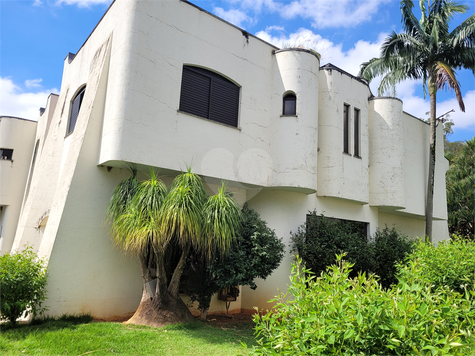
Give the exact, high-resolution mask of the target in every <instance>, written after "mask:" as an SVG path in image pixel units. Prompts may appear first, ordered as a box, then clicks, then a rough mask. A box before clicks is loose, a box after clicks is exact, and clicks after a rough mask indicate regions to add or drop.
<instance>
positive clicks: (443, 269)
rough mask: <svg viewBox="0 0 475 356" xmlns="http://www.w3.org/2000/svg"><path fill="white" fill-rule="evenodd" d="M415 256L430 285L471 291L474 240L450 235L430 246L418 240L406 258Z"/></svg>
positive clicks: (474, 271) (474, 269) (474, 273)
mask: <svg viewBox="0 0 475 356" xmlns="http://www.w3.org/2000/svg"><path fill="white" fill-rule="evenodd" d="M416 258H418V259H419V260H420V263H421V264H423V265H424V274H425V278H427V280H428V281H429V282H430V283H431V285H433V286H434V288H445V287H447V288H448V289H451V290H454V291H457V292H459V293H461V294H464V293H465V291H466V290H468V291H475V241H473V240H467V239H462V238H453V239H452V240H449V241H441V242H439V244H438V245H437V247H436V246H434V245H433V244H430V243H425V242H424V241H419V242H418V243H417V244H416V246H415V249H414V251H413V252H412V253H411V254H410V255H408V256H407V259H408V260H414V259H416Z"/></svg>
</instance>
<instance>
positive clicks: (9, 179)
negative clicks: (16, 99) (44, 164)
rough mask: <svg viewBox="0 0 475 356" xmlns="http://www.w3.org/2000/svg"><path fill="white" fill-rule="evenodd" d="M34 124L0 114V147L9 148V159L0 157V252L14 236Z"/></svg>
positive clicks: (8, 250) (9, 244)
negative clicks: (10, 150)
mask: <svg viewBox="0 0 475 356" xmlns="http://www.w3.org/2000/svg"><path fill="white" fill-rule="evenodd" d="M36 125H37V124H36V122H35V121H30V120H25V119H20V118H16V117H9V116H1V117H0V148H8V149H13V155H12V160H5V159H0V182H1V183H0V254H3V253H5V252H10V250H11V247H12V244H13V240H14V238H15V232H16V229H17V225H18V218H19V216H20V210H21V203H22V199H23V192H24V191H25V185H26V181H27V177H28V170H29V167H30V161H31V157H32V153H33V146H34V142H35V141H34V138H35V132H36Z"/></svg>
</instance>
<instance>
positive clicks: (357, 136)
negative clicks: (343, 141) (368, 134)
mask: <svg viewBox="0 0 475 356" xmlns="http://www.w3.org/2000/svg"><path fill="white" fill-rule="evenodd" d="M354 120H355V122H354V124H355V150H354V151H353V154H354V155H355V157H360V111H359V110H358V109H355V117H354Z"/></svg>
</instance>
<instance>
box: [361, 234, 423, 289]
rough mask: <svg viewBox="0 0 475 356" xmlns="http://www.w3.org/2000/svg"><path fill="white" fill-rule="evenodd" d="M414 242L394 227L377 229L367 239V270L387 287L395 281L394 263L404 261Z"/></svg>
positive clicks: (395, 268) (395, 270)
mask: <svg viewBox="0 0 475 356" xmlns="http://www.w3.org/2000/svg"><path fill="white" fill-rule="evenodd" d="M413 246H414V242H413V241H410V240H408V239H407V237H406V236H404V235H402V234H401V233H400V232H399V231H398V230H396V228H395V227H392V228H389V227H387V226H386V227H385V228H384V229H382V230H380V229H377V230H376V232H375V233H374V235H373V238H372V239H371V240H370V241H369V248H368V250H369V258H370V268H369V271H363V272H367V273H369V272H372V273H374V274H376V275H377V276H378V277H379V283H380V284H381V285H382V286H383V287H384V288H389V287H390V286H391V285H393V284H396V283H397V278H396V273H397V267H396V264H397V263H399V262H402V261H404V258H405V257H406V256H407V254H409V253H411V251H412V250H413V248H414V247H413Z"/></svg>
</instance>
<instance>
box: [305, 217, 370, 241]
mask: <svg viewBox="0 0 475 356" xmlns="http://www.w3.org/2000/svg"><path fill="white" fill-rule="evenodd" d="M306 217H307V219H306V222H305V223H306V229H307V230H311V229H312V228H317V229H318V226H319V225H320V223H321V222H322V219H325V220H326V224H327V225H330V224H331V225H333V226H336V227H339V228H340V229H342V230H345V231H347V232H348V233H349V234H353V233H357V234H361V236H363V237H365V238H366V237H367V236H368V227H369V224H368V223H366V222H362V221H356V220H346V219H338V218H330V217H328V216H323V215H316V214H307V216H306Z"/></svg>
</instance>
